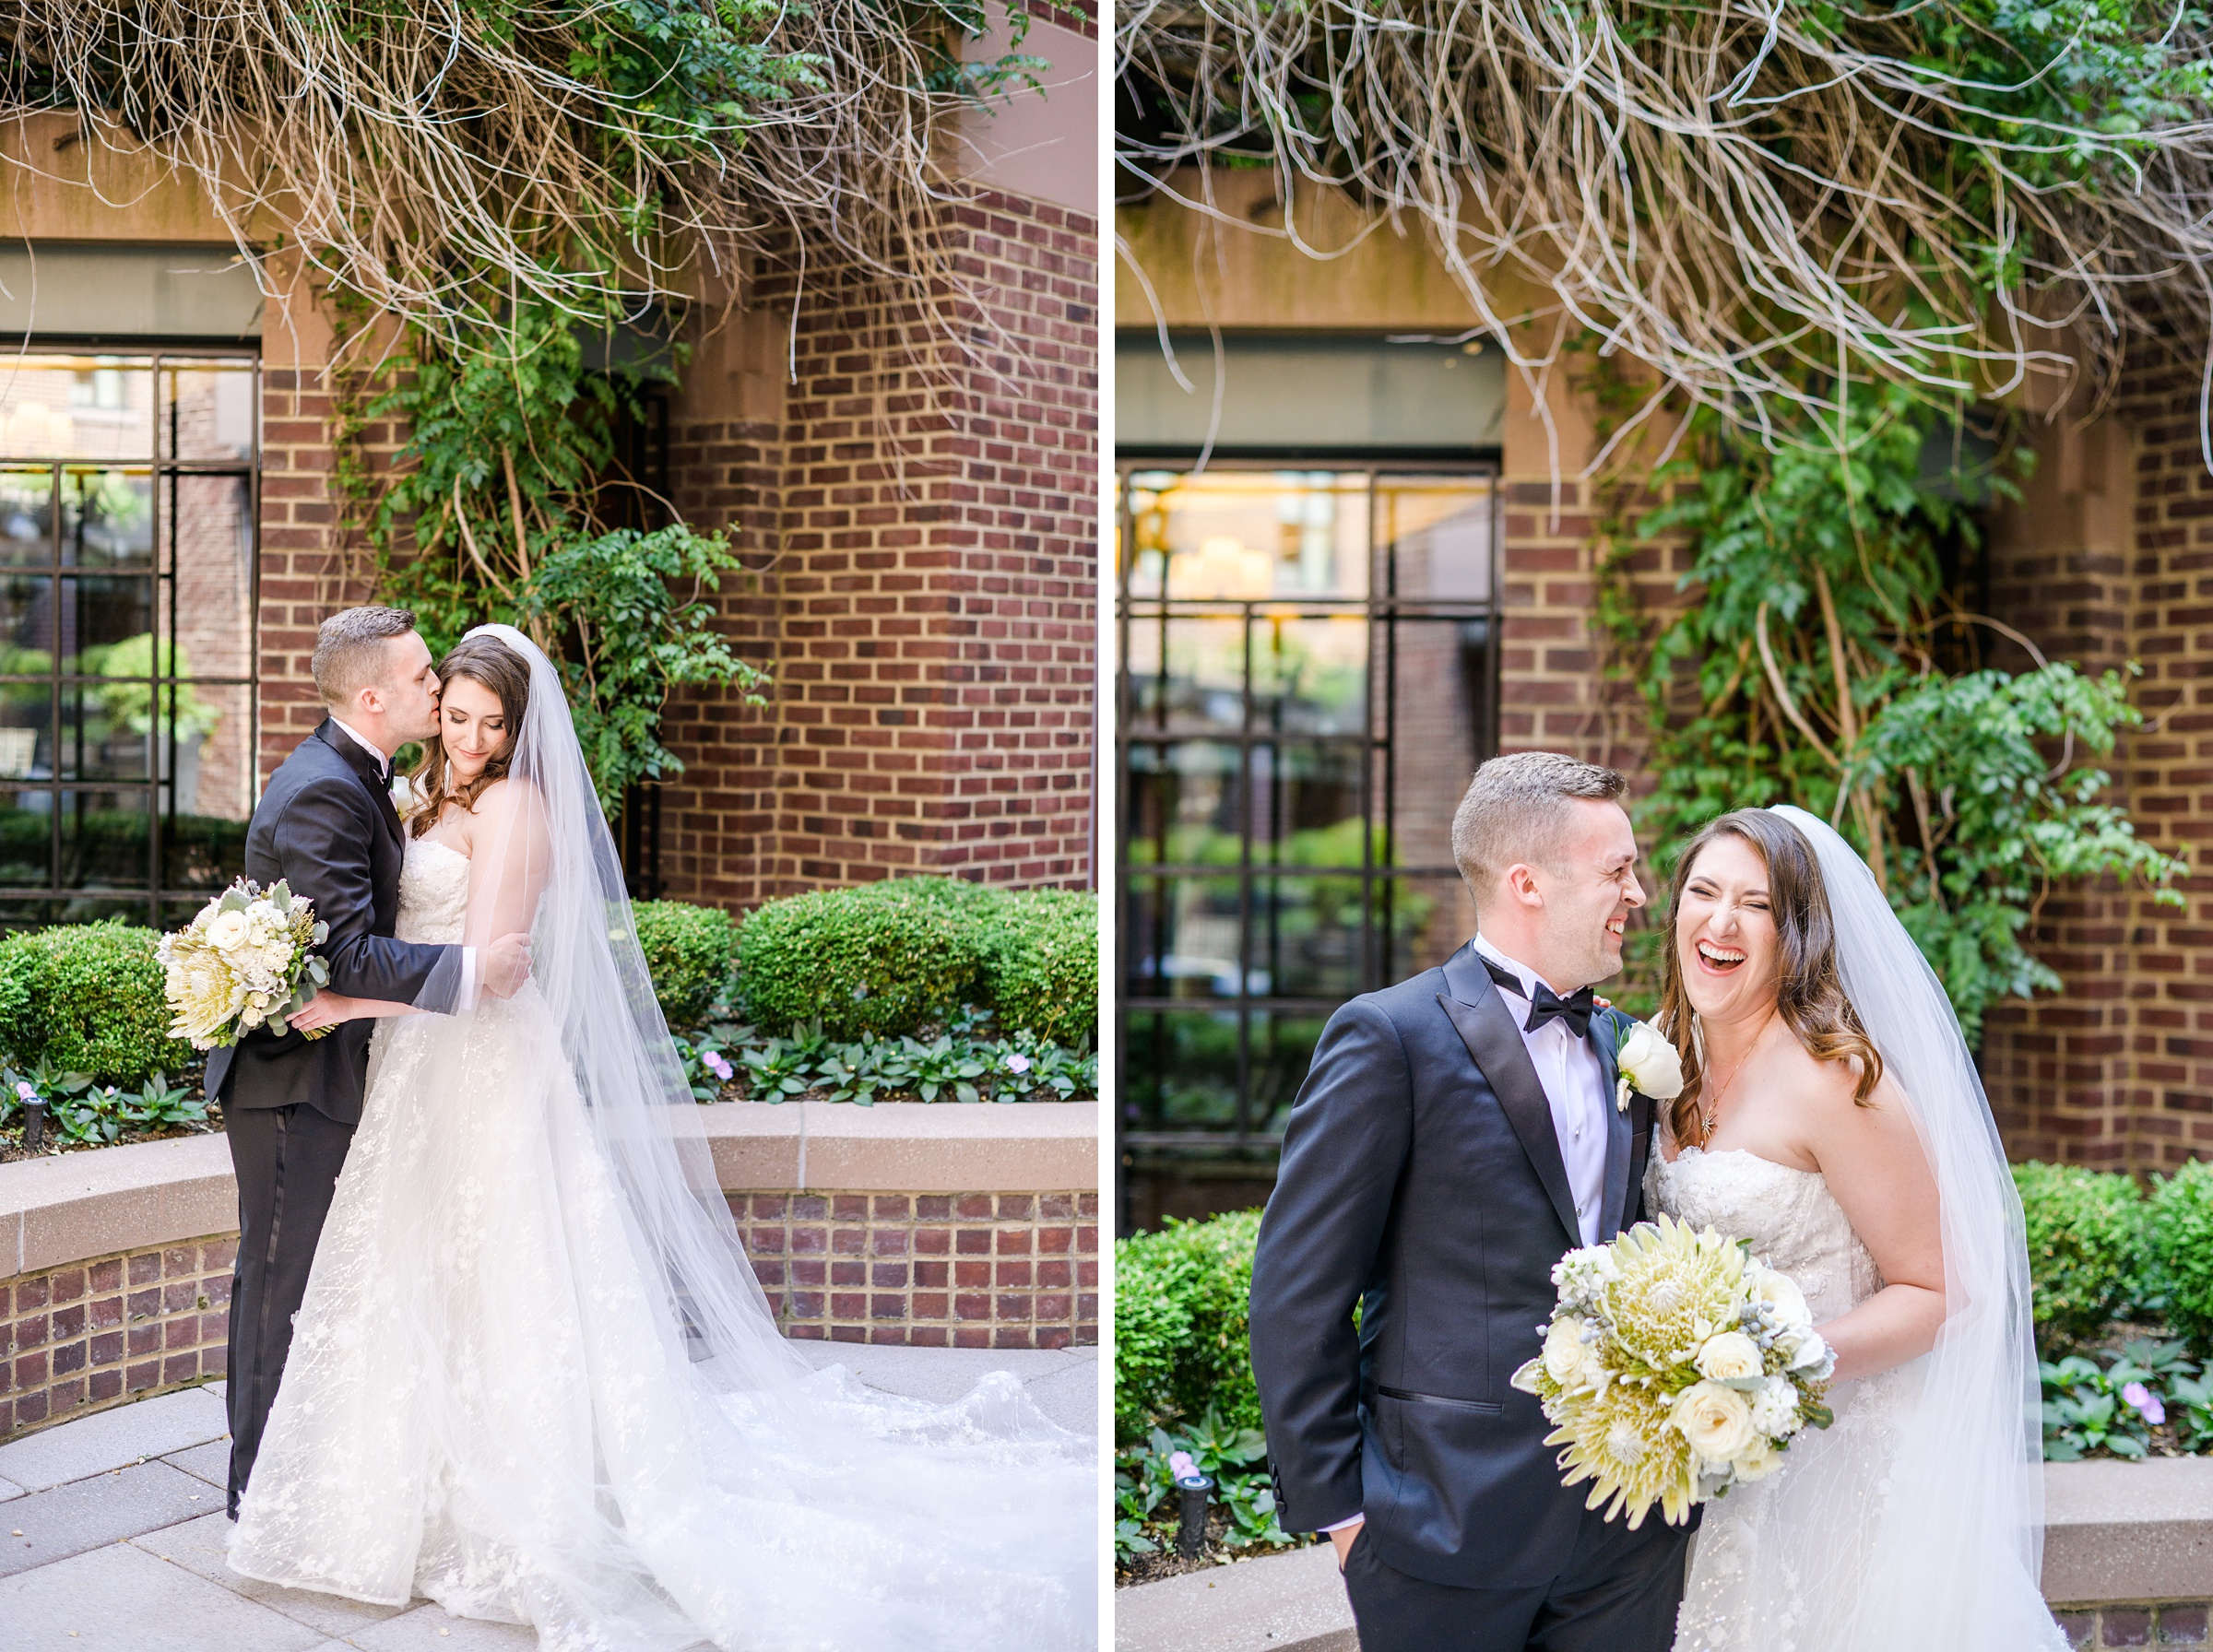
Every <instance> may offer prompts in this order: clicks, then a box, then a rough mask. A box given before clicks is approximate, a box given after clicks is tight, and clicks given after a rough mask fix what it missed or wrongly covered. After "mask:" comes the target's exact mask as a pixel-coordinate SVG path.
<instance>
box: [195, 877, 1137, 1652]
mask: <svg viewBox="0 0 2213 1652" xmlns="http://www.w3.org/2000/svg"><path fill="white" fill-rule="evenodd" d="M469 874H470V862H469V860H468V859H467V857H466V856H464V855H461V854H459V853H457V852H456V851H455V850H452V849H449V848H447V847H445V846H444V845H442V844H434V843H431V842H429V841H427V840H421V839H417V840H414V841H413V842H411V843H410V844H409V845H408V851H407V860H406V867H405V871H404V873H403V876H402V880H401V890H400V895H401V906H400V917H399V922H398V932H399V935H400V937H401V938H403V939H408V940H415V941H429V942H454V941H457V940H459V939H460V938H461V937H462V933H463V922H464V915H465V914H466V912H467V904H468V898H469ZM442 1025H443V1031H442ZM563 1032H564V1030H563V1028H562V1026H560V1025H558V1024H556V1020H555V1017H554V1016H553V1014H552V1012H551V1011H550V1009H549V1006H548V1003H547V1001H546V998H545V997H543V996H541V995H540V993H539V991H538V986H537V985H536V983H535V982H533V983H531V984H528V985H525V986H524V988H523V989H522V990H521V991H520V992H518V993H517V994H516V995H515V997H513V998H512V999H509V1000H507V1001H505V1002H497V1001H487V1002H486V1003H484V1004H483V1005H481V1006H480V1007H479V1008H478V1009H476V1010H475V1011H474V1012H473V1014H472V1015H471V1016H469V1017H468V1018H467V1020H466V1021H465V1022H456V1021H453V1020H449V1019H447V1018H444V1017H439V1016H432V1015H418V1016H412V1017H406V1018H400V1019H396V1020H389V1021H385V1022H383V1023H382V1024H381V1025H380V1026H379V1028H378V1031H377V1034H376V1039H375V1042H374V1044H373V1051H372V1056H371V1062H370V1078H369V1089H368V1096H367V1102H366V1104H365V1108H364V1112H363V1116H362V1121H361V1128H360V1130H359V1132H358V1133H357V1135H356V1137H355V1139H354V1142H353V1146H352V1150H351V1152H350V1154H349V1157H348V1160H347V1163H346V1168H345V1172H344V1174H343V1175H342V1177H341V1178H340V1180H339V1183H338V1187H337V1197H336V1199H335V1202H334V1203H333V1205H332V1208H331V1211H330V1216H329V1220H328V1222H327V1224H326V1225H325V1229H324V1232H323V1239H322V1245H321V1248H320V1250H319V1251H318V1252H317V1254H316V1257H315V1261H314V1273H313V1276H312V1279H311V1280H310V1283H309V1286H308V1291H307V1296H306V1301H305V1303H304V1304H303V1306H302V1309H301V1312H300V1314H299V1316H298V1319H297V1321H296V1329H295V1332H294V1336H293V1339H292V1346H291V1354H290V1361H289V1363H288V1365H287V1367H286V1370H285V1375H284V1380H283V1383H282V1386H281V1387H280V1388H279V1391H278V1396H277V1400H276V1405H275V1408H274V1410H272V1412H271V1415H270V1418H269V1422H268V1428H267V1433H266V1435H265V1437H264V1441H263V1445H262V1448H261V1453H260V1458H259V1461H258V1463H257V1464H256V1466H255V1469H254V1476H253V1481H252V1483H251V1485H250V1486H249V1487H248V1489H247V1492H246V1493H245V1496H244V1499H243V1504H242V1505H241V1508H240V1512H239V1521H238V1526H237V1529H236V1531H235V1533H234V1534H233V1539H232V1544H231V1565H232V1566H233V1567H234V1568H235V1569H236V1570H238V1571H240V1572H242V1573H243V1574H245V1575H249V1576H253V1577H257V1578H262V1579H265V1580H266V1581H269V1582H272V1583H278V1584H285V1585H290V1586H293V1587H302V1588H309V1589H317V1590H322V1591H325V1592H327V1593H332V1594H338V1595H345V1596H349V1597H352V1598H353V1599H360V1600H365V1601H372V1602H380V1603H387V1604H395V1605H397V1604H403V1603H405V1602H406V1601H408V1599H412V1598H415V1597H419V1596H427V1597H429V1598H430V1599H433V1600H436V1601H438V1602H439V1603H441V1604H442V1605H444V1607H445V1608H446V1609H447V1610H448V1611H453V1612H455V1613H456V1614H458V1615H463V1616H468V1617H477V1618H486V1619H492V1620H496V1621H502V1622H517V1623H526V1624H529V1625H531V1626H533V1627H534V1628H535V1629H536V1630H537V1632H538V1637H539V1645H540V1646H541V1647H544V1648H548V1649H549V1652H555V1649H557V1652H677V1649H678V1648H691V1647H696V1646H707V1645H711V1646H716V1647H721V1648H726V1649H736V1648H741V1647H742V1648H760V1649H762V1652H768V1649H777V1652H782V1649H786V1648H792V1649H797V1648H821V1649H822V1652H894V1649H899V1648H917V1649H922V1648H929V1649H936V1648H943V1649H945V1652H952V1649H953V1648H954V1647H960V1648H976V1647H990V1648H1002V1649H1004V1652H1047V1649H1050V1648H1076V1647H1088V1646H1093V1645H1094V1644H1095V1607H1094V1604H1093V1601H1094V1598H1095V1596H1094V1590H1095V1581H1094V1578H1095V1569H1096V1559H1095V1556H1096V1553H1097V1538H1096V1530H1097V1518H1098V1516H1097V1510H1098V1493H1097V1469H1096V1466H1095V1457H1096V1452H1095V1444H1094V1442H1092V1441H1090V1440H1088V1439H1084V1438H1082V1437H1080V1436H1077V1435H1074V1434H1069V1433H1067V1432H1066V1431H1063V1430H1060V1429H1058V1428H1056V1427H1054V1426H1053V1425H1052V1424H1051V1423H1050V1422H1047V1420H1046V1419H1045V1418H1044V1417H1043V1416H1042V1415H1041V1414H1039V1413H1038V1412H1037V1411H1036V1410H1035V1407H1034V1406H1032V1405H1031V1404H1030V1402H1029V1401H1028V1400H1027V1399H1026V1398H1024V1396H1023V1395H1022V1393H1021V1391H1020V1389H1019V1387H1018V1386H1016V1385H1015V1384H1014V1382H1013V1380H1012V1378H1010V1377H1006V1376H1003V1375H999V1376H993V1377H990V1378H987V1379H986V1380H985V1381H984V1382H983V1383H981V1384H979V1385H978V1386H977V1387H976V1390H975V1391H974V1392H973V1393H972V1394H971V1395H969V1397H968V1398H966V1399H965V1400H964V1401H962V1402H960V1403H959V1404H956V1405H953V1406H947V1407H933V1406H927V1405H923V1404H921V1403H919V1402H911V1401H905V1400H900V1399H897V1398H889V1397H886V1396H883V1395H880V1394H876V1393H873V1392H872V1391H870V1390H867V1389H865V1388H862V1387H861V1386H859V1385H858V1384H857V1383H855V1382H853V1381H852V1380H851V1379H850V1378H849V1377H847V1376H846V1375H845V1374H843V1373H842V1372H830V1373H825V1374H822V1375H820V1376H816V1377H812V1378H803V1379H800V1380H795V1381H792V1382H788V1383H782V1384H776V1383H765V1384H764V1383H752V1384H746V1383H740V1384H736V1385H732V1384H728V1383H722V1384H716V1383H710V1382H708V1381H706V1380H704V1376H703V1374H702V1370H701V1368H700V1367H698V1366H695V1365H694V1364H693V1363H692V1357H693V1352H694V1350H693V1349H692V1347H690V1346H688V1342H687V1337H686V1334H685V1332H686V1325H685V1320H687V1319H689V1318H690V1317H691V1314H690V1311H689V1308H688V1306H680V1305H678V1304H674V1303H672V1301H671V1299H670V1296H669V1292H668V1291H666V1290H665V1289H657V1285H658V1283H659V1281H658V1280H657V1278H656V1276H655V1269H654V1267H653V1264H652V1261H651V1253H650V1252H649V1251H648V1250H647V1249H646V1247H645V1245H643V1244H642V1243H641V1232H642V1230H641V1229H640V1227H639V1225H638V1221H637V1219H636V1217H635V1215H634V1212H633V1209H632V1207H631V1206H630V1205H629V1204H628V1203H626V1201H625V1199H624V1198H623V1196H622V1190H621V1186H619V1185H618V1181H617V1178H616V1176H615V1175H614V1174H613V1173H612V1171H611V1169H610V1165H609V1161H608V1158H607V1156H606V1154H605V1153H604V1152H603V1151H602V1150H601V1148H600V1145H599V1142H598V1140H597V1139H595V1136H594V1134H593V1127H592V1121H591V1120H590V1119H589V1118H588V1116H587V1113H588V1109H587V1108H586V1106H585V1105H584V1103H582V1102H581V1100H580V1098H579V1092H578V1089H577V1086H576V1084H575V1083H574V1081H573V1079H572V1060H573V1059H574V1056H564V1054H563ZM456 1050H458V1056H457V1061H458V1071H457V1072H444V1071H440V1072H433V1071H432V1070H431V1069H432V1067H433V1066H435V1067H437V1068H441V1069H443V1068H445V1067H446V1066H447V1065H448V1064H451V1063H454V1062H455V1061H456ZM456 1080H457V1081H456ZM766 1340H767V1341H768V1342H771V1343H774V1342H775V1338H774V1337H773V1334H772V1335H768V1336H767V1337H766ZM783 1352H784V1351H783V1350H782V1349H781V1348H780V1347H778V1348H776V1349H775V1353H776V1354H777V1355H778V1356H779V1357H781V1356H782V1355H783ZM794 1369H795V1370H796V1369H798V1367H797V1366H796V1364H795V1366H794Z"/></svg>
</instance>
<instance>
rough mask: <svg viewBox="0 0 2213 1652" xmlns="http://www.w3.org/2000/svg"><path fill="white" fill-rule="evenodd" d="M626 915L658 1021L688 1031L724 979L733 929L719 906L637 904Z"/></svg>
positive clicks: (734, 939) (735, 936)
mask: <svg viewBox="0 0 2213 1652" xmlns="http://www.w3.org/2000/svg"><path fill="white" fill-rule="evenodd" d="M631 911H632V913H633V914H635V915H636V918H637V922H638V946H639V949H640V950H642V951H644V952H645V968H646V969H647V971H648V972H649V973H651V974H652V976H653V996H654V997H657V998H658V999H659V1000H660V1001H661V1014H662V1016H663V1017H664V1018H665V1019H666V1020H667V1021H668V1022H669V1025H670V1026H671V1027H688V1026H691V1025H692V1023H693V1022H695V1021H698V1020H699V1018H700V1017H701V1016H702V1015H704V1014H705V1013H706V1009H707V1006H708V1005H709V1004H711V1003H713V1002H714V1001H715V994H716V990H717V989H718V988H720V987H721V985H722V984H723V983H724V982H725V981H727V980H728V979H729V974H730V958H731V955H732V954H733V953H734V952H736V951H737V950H738V926H736V925H735V924H733V923H731V922H730V914H728V913H727V912H724V911H723V910H722V909H721V908H720V907H716V906H691V905H687V904H686V903H683V902H681V901H640V902H638V903H635V904H634V905H633V906H632V908H631Z"/></svg>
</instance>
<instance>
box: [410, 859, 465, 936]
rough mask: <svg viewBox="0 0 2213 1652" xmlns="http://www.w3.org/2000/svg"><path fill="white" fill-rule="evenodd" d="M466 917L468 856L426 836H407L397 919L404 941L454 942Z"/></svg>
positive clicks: (459, 934)
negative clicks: (406, 850)
mask: <svg viewBox="0 0 2213 1652" xmlns="http://www.w3.org/2000/svg"><path fill="white" fill-rule="evenodd" d="M467 918H468V856H467V855H464V854H462V853H461V852H460V851H459V850H458V849H449V848H447V847H446V846H445V845H444V844H435V843H432V841H431V840H430V839H429V838H427V837H417V838H409V839H408V853H407V859H406V860H405V861H403V862H402V863H401V865H400V869H399V919H398V921H397V923H396V924H395V925H394V933H395V934H396V936H397V937H398V938H400V939H401V940H406V941H416V942H419V943H422V944H427V945H432V946H457V945H458V944H460V940H461V937H462V934H463V932H464V930H465V928H466V927H467Z"/></svg>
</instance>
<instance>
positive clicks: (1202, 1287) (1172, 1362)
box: [1114, 1210, 1260, 1444]
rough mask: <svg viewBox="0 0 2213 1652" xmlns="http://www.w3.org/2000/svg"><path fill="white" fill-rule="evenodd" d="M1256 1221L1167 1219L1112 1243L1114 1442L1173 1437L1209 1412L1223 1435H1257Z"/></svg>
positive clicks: (1240, 1216)
mask: <svg viewBox="0 0 2213 1652" xmlns="http://www.w3.org/2000/svg"><path fill="white" fill-rule="evenodd" d="M1259 1239H1260V1212H1259V1211H1258V1210H1238V1211H1234V1212H1232V1213H1231V1214H1229V1215H1227V1216H1217V1217H1214V1218H1213V1220H1212V1221H1176V1220H1175V1219H1173V1218H1170V1219H1169V1220H1168V1221H1167V1222H1166V1224H1165V1225H1163V1226H1162V1227H1161V1228H1160V1230H1159V1231H1158V1232H1156V1233H1140V1234H1138V1235H1137V1236H1136V1237H1134V1238H1130V1239H1118V1240H1116V1241H1115V1244H1114V1347H1115V1352H1114V1433H1115V1439H1116V1441H1117V1442H1118V1443H1121V1444H1127V1443H1130V1442H1133V1441H1138V1440H1142V1439H1144V1438H1145V1437H1146V1435H1147V1434H1149V1433H1150V1431H1151V1430H1152V1429H1154V1427H1156V1426H1157V1427H1164V1428H1167V1429H1169V1430H1171V1431H1173V1430H1174V1429H1176V1428H1177V1427H1178V1425H1188V1424H1189V1423H1190V1422H1196V1421H1198V1420H1199V1419H1200V1418H1201V1417H1203V1416H1205V1414H1206V1410H1207V1408H1208V1407H1209V1406H1210V1405H1211V1406H1213V1408H1214V1410H1215V1412H1216V1414H1217V1415H1218V1416H1219V1418H1220V1420H1221V1422H1222V1423H1223V1424H1224V1425H1225V1427H1227V1428H1229V1429H1233V1430H1234V1429H1239V1428H1258V1427H1260V1392H1259V1390H1258V1389H1257V1388H1255V1387H1254V1386H1253V1380H1252V1358H1251V1354H1250V1352H1249V1349H1248V1348H1247V1345H1246V1338H1247V1321H1248V1318H1249V1311H1250V1310H1249V1297H1250V1296H1251V1294H1252V1247H1253V1245H1255V1244H1257V1243H1258V1242H1259Z"/></svg>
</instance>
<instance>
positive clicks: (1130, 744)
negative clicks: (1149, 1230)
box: [1117, 467, 1497, 1159]
mask: <svg viewBox="0 0 2213 1652" xmlns="http://www.w3.org/2000/svg"><path fill="white" fill-rule="evenodd" d="M1495 507H1496V500H1495V496H1494V487H1493V481H1492V478H1491V477H1490V476H1489V475H1488V474H1487V473H1484V472H1478V471H1475V470H1473V469H1471V470H1469V471H1464V472H1458V473H1423V474H1398V473H1393V472H1390V471H1386V470H1381V469H1373V468H1354V467H1345V468H1338V469H1330V470H1321V469H1311V468H1301V469H1281V468H1265V469H1263V468H1244V469H1236V468H1232V469H1221V468H1213V469H1210V470H1208V471H1207V472H1205V473H1204V474H1202V475H1201V474H1190V473H1186V472H1179V471H1176V470H1172V469H1166V468H1141V469H1133V470H1131V471H1130V472H1129V473H1127V474H1126V476H1125V478H1124V487H1123V518H1122V528H1123V535H1122V547H1121V559H1120V578H1121V591H1120V602H1119V620H1120V643H1121V653H1120V677H1119V682H1118V689H1119V693H1120V706H1121V712H1120V720H1119V724H1118V761H1119V778H1120V789H1119V796H1120V797H1121V799H1122V810H1123V814H1122V819H1121V820H1120V821H1119V823H1118V834H1117V836H1118V855H1119V868H1118V872H1119V876H1118V890H1119V898H1120V901H1121V903H1122V906H1121V910H1122V922H1121V927H1120V937H1121V964H1120V967H1121V974H1122V993H1121V1005H1122V1010H1123V1018H1124V1019H1123V1034H1124V1042H1123V1044H1122V1050H1123V1073H1124V1083H1123V1093H1122V1097H1121V1105H1122V1108H1123V1118H1122V1121H1121V1123H1122V1136H1123V1139H1124V1141H1125V1143H1126V1144H1128V1145H1129V1146H1130V1148H1131V1150H1132V1151H1133V1153H1135V1154H1136V1155H1137V1156H1138V1157H1139V1158H1141V1159H1142V1157H1143V1155H1145V1154H1147V1153H1169V1154H1176V1153H1181V1154H1185V1155H1187V1156H1188V1155H1189V1154H1192V1153H1197V1154H1200V1155H1201V1156H1203V1155H1204V1154H1205V1153H1207V1152H1209V1151H1213V1152H1215V1153H1216V1154H1217V1155H1229V1156H1230V1158H1232V1159H1234V1158H1235V1157H1236V1155H1237V1154H1239V1153H1248V1152H1251V1151H1256V1150H1257V1151H1260V1152H1263V1153H1264V1152H1265V1151H1266V1150H1267V1149H1268V1148H1269V1146H1270V1144H1271V1143H1272V1141H1273V1140H1274V1139H1276V1138H1277V1137H1279V1136H1280V1134H1281V1131H1282V1127H1283V1119H1284V1114H1285V1113H1286V1112H1287V1111H1288V1109H1289V1107H1290V1104H1291V1102H1292V1100H1293V1098H1294V1097H1295V1096H1296V1092H1297V1088H1298V1084H1299V1081H1300V1080H1301V1079H1302V1078H1303V1077H1304V1075H1305V1071H1306V1065H1307V1062H1308V1059H1309V1058H1310V1056H1311V1054H1312V1050H1313V1044H1314V1041H1315V1039H1316V1038H1317V1037H1318V1036H1319V1035H1320V1030H1321V1027H1322V1025H1323V1023H1324V1022H1325V1021H1327V1020H1328V1018H1329V1015H1330V1013H1331V1011H1332V1010H1334V1009H1336V1008H1337V1007H1338V1006H1339V1005H1340V1004H1342V1003H1343V1001H1344V1000H1345V999H1346V998H1349V997H1353V996H1355V995H1356V994H1358V993H1361V992H1366V991H1369V990H1372V989H1373V988H1375V987H1378V986H1381V985H1387V984H1388V983H1390V982H1391V981H1394V980H1399V979H1402V978H1403V977H1405V976H1406V975H1408V974H1411V973H1414V972H1415V971H1417V970H1419V969H1422V968H1425V967H1427V966H1428V965H1430V964H1433V963H1436V962H1441V961H1442V959H1443V958H1445V957H1447V956H1449V955H1450V952H1451V950H1453V949H1454V948H1455V947H1456V946H1458V945H1459V944H1460V942H1461V941H1462V940H1463V939H1465V938H1466V936H1467V935H1468V933H1469V932H1470V930H1471V929H1472V927H1473V913H1472V911H1471V910H1470V908H1469V906H1468V903H1467V899H1466V896H1465V894H1464V891H1462V885H1461V883H1460V879H1459V877H1458V874H1457V873H1456V871H1455V870H1454V868H1453V866H1452V856H1451V846H1450V825H1451V816H1452V810H1453V808H1454V807H1455V806H1456V805H1457V804H1458V802H1459V799H1460V795H1461V793H1462V790H1463V789H1464V788H1465V787H1466V785H1467V781H1468V776H1469V774H1470V773H1472V772H1473V768H1474V766H1475V764H1476V763H1477V762H1479V761H1482V760H1483V759H1484V758H1485V756H1487V755H1489V753H1490V751H1491V749H1492V747H1493V744H1494V741H1495V735H1496V727H1497V713H1496V709H1495V690H1494V687H1493V685H1494V684H1495V682H1496V677H1497V672H1496V660H1495V658H1494V650H1493V645H1492V644H1493V637H1494V634H1495V633H1494V630H1493V621H1494V610H1493V606H1492V605H1493V601H1494V593H1495V591H1496V588H1497V585H1496V570H1495V557H1494V546H1495V534H1496V528H1495V521H1496V514H1495Z"/></svg>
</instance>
